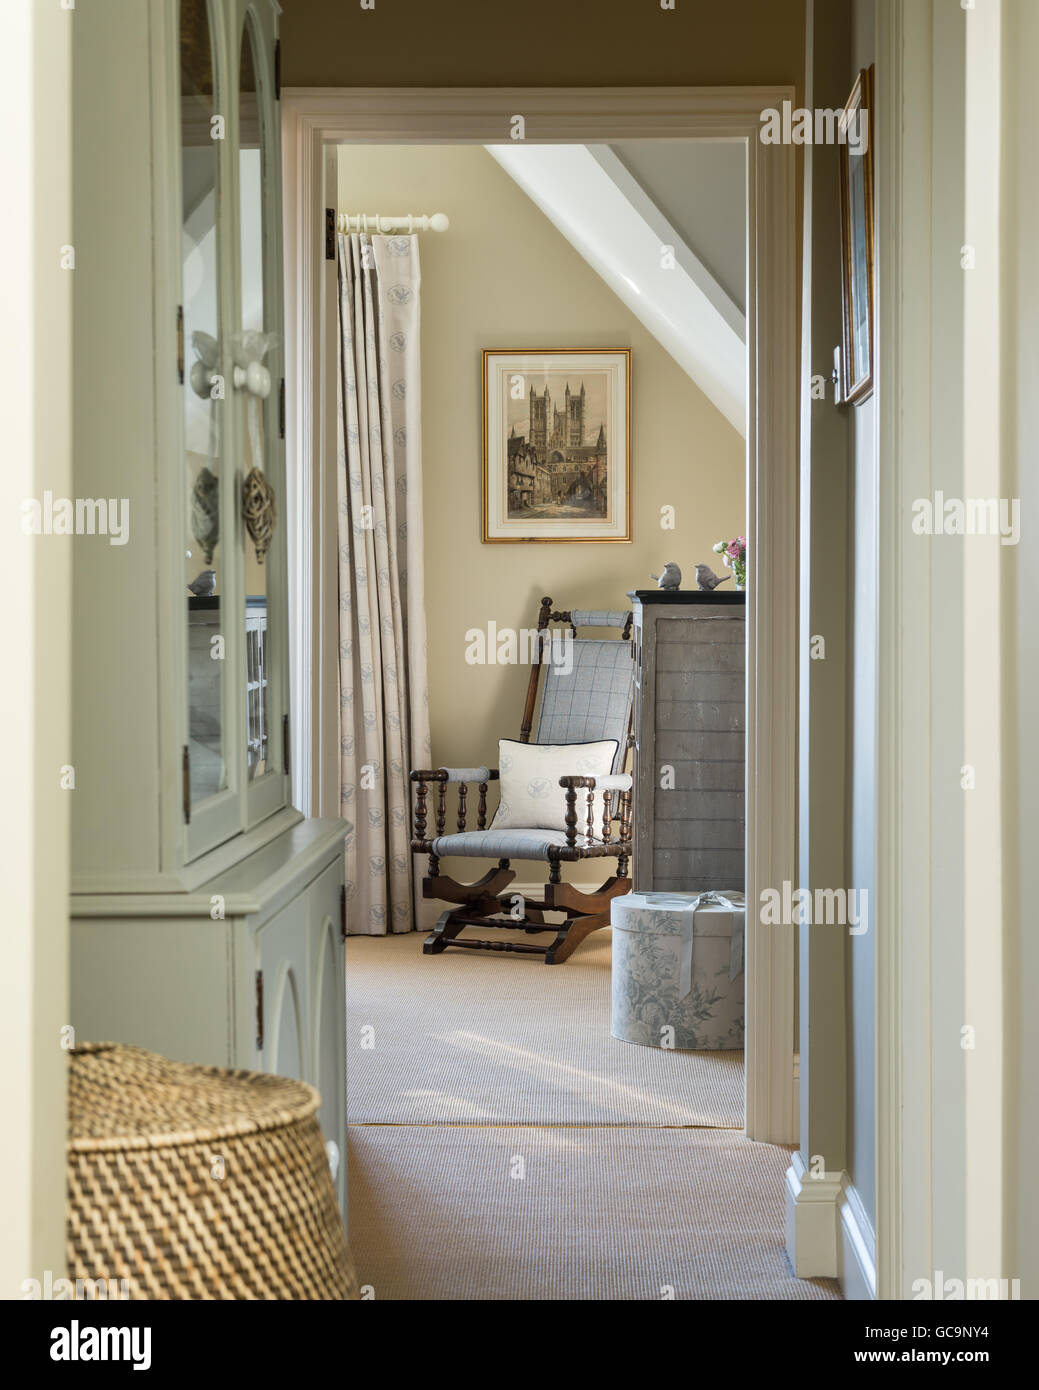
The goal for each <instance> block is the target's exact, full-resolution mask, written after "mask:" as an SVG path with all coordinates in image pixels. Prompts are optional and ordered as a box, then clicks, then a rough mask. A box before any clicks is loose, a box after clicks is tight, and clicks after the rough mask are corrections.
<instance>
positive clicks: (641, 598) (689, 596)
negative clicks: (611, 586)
mask: <svg viewBox="0 0 1039 1390" xmlns="http://www.w3.org/2000/svg"><path fill="white" fill-rule="evenodd" d="M628 598H630V599H631V601H632V603H635V604H648V603H678V604H686V603H691V604H700V603H720V604H724V605H725V606H726V607H733V608H737V607H740V606H742V605H743V604H745V603H746V601H747V595H746V594H745V593H744V592H742V591H740V592H737V591H736V590H735V589H729V590H727V591H726V592H722V591H721V590H716V591H715V592H714V593H708V592H707V590H705V589H630V590H629V591H628Z"/></svg>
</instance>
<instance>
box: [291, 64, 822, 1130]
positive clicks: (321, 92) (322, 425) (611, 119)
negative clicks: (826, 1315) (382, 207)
mask: <svg viewBox="0 0 1039 1390" xmlns="http://www.w3.org/2000/svg"><path fill="white" fill-rule="evenodd" d="M793 99H794V90H793V88H792V87H778V86H777V87H656V88H653V87H644V88H640V87H621V88H585V89H582V90H578V91H575V90H569V89H559V90H557V89H551V88H533V89H519V88H505V89H497V90H494V89H485V88H455V89H448V88H443V89H440V88H436V89H429V88H400V89H392V88H367V89H361V88H296V89H286V90H284V91H283V93H282V130H283V158H282V167H283V170H284V180H285V187H284V207H285V250H286V258H287V260H286V275H285V284H286V295H287V304H286V316H285V321H286V333H287V337H288V341H287V343H286V367H287V373H288V379H287V383H286V395H287V410H288V428H287V439H286V445H287V467H288V478H289V480H290V481H289V488H288V490H289V497H288V503H289V524H290V531H289V535H290V545H292V544H295V545H296V546H297V552H296V556H295V560H294V563H292V564H291V565H290V571H291V573H292V574H293V575H295V576H296V581H295V592H294V595H293V612H294V614H295V618H296V621H295V637H294V644H293V647H294V649H293V671H294V689H293V696H294V701H295V708H297V709H299V710H300V711H301V713H302V716H303V717H302V718H300V719H298V720H296V721H295V722H294V728H295V729H296V730H297V746H298V748H299V754H300V756H299V758H298V760H297V767H298V780H297V783H296V795H297V798H298V803H299V806H300V809H301V810H303V811H304V812H306V813H308V814H329V813H332V814H335V813H336V812H337V810H338V807H337V806H334V805H333V804H331V803H330V800H329V798H330V797H331V796H332V795H333V793H334V792H335V790H336V789H335V777H336V771H335V767H334V766H333V765H330V763H329V762H328V758H329V755H331V756H332V758H334V754H335V741H334V740H333V741H332V743H331V745H329V742H328V740H327V735H326V737H325V738H320V737H319V738H316V739H315V738H313V737H312V733H313V731H314V730H315V729H321V728H322V727H323V725H324V726H328V725H329V723H330V719H331V718H332V717H334V713H335V711H334V699H335V689H336V684H335V682H336V671H335V653H336V650H337V641H336V638H335V636H334V634H335V626H334V624H335V618H336V614H335V607H334V600H333V596H334V594H335V587H334V583H332V584H331V585H330V584H329V583H328V582H327V581H328V576H329V575H330V574H334V557H335V541H334V537H331V536H329V537H323V536H322V535H321V533H320V527H319V526H317V527H315V525H314V522H315V519H316V518H318V517H320V516H321V515H323V514H324V515H329V513H328V512H327V511H326V510H325V509H324V508H323V507H322V505H321V501H322V499H327V498H328V497H329V495H331V496H332V497H334V495H335V494H334V467H333V465H334V458H335V448H334V439H333V440H332V442H331V447H329V440H328V438H327V422H328V420H329V409H330V404H331V405H332V406H334V398H333V400H332V401H331V403H330V400H329V397H330V394H331V391H330V389H329V387H328V386H327V385H326V384H325V382H324V381H323V380H322V373H321V371H320V370H318V367H319V364H320V363H321V362H322V361H323V360H325V357H324V355H323V351H322V344H323V342H324V341H325V340H324V338H323V321H324V319H325V317H326V308H327V305H328V298H329V296H328V272H327V271H326V261H325V258H324V213H323V208H324V188H325V182H324V150H325V147H326V146H327V145H334V144H347V143H379V144H402V145H403V144H447V143H463V144H480V145H484V144H497V143H501V144H504V143H507V142H509V141H510V139H511V135H510V131H511V122H512V118H513V116H514V115H515V114H517V113H519V114H522V115H523V117H524V120H525V128H526V139H527V140H529V141H531V142H552V143H560V144H564V143H574V144H577V143H580V144H584V143H598V144H605V143H610V142H611V141H617V140H633V139H658V140H668V139H671V140H675V139H691V138H708V139H710V138H714V139H735V140H743V141H745V142H746V145H747V150H748V160H747V164H748V214H749V274H748V294H747V348H748V352H747V359H748V390H747V399H748V401H750V402H752V403H753V405H752V409H751V413H750V416H749V419H748V427H747V458H748V469H747V539H748V547H749V554H750V560H751V568H750V581H751V582H750V585H749V588H748V595H747V633H748V639H747V640H748V650H749V657H748V664H747V665H748V669H747V826H748V832H749V833H748V838H747V901H748V904H749V905H753V904H757V903H759V902H760V901H761V899H760V894H761V891H762V889H764V888H779V889H781V888H782V886H783V884H784V883H789V884H791V885H794V884H796V881H797V858H796V770H797V766H796V734H797V669H798V663H797V637H798V602H797V595H798V547H797V515H798V453H797V422H798V402H799V396H798V372H799V360H798V353H797V314H798V294H797V262H796V243H797V221H796V198H795V163H794V150H793V149H792V147H790V146H785V145H765V144H762V143H761V141H760V138H759V137H760V132H761V112H762V110H764V109H766V108H770V109H771V108H775V109H777V110H778V109H782V103H783V101H785V100H789V101H793ZM330 355H331V354H330V353H329V354H328V356H330ZM332 387H333V388H334V383H332ZM331 515H333V516H334V507H333V509H332V512H331ZM323 577H324V580H325V582H322V580H323ZM322 596H324V598H325V599H326V602H324V603H322V602H321V598H322ZM329 610H331V614H330V612H329ZM323 634H324V635H325V640H323ZM328 634H332V640H331V641H329V640H327V636H328ZM330 701H332V702H333V708H332V710H331V714H330V704H329V702H330ZM322 745H323V746H322ZM336 800H338V798H337V797H336ZM795 958H796V940H795V929H794V927H793V926H780V927H776V926H769V927H764V926H762V925H761V922H760V914H759V913H758V912H756V911H754V910H751V911H749V912H748V914H747V972H746V978H747V1039H748V1044H747V1054H746V1086H747V1097H746V1101H747V1104H746V1130H747V1134H748V1136H749V1137H750V1138H752V1139H758V1140H765V1141H771V1142H773V1143H796V1142H797V1134H798V1128H797V1090H796V1086H795V1082H794V1049H795V1039H794V967H795Z"/></svg>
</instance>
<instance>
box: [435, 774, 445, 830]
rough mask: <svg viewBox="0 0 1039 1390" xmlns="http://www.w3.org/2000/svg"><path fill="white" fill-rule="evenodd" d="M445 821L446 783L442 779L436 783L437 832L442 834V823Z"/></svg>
mask: <svg viewBox="0 0 1039 1390" xmlns="http://www.w3.org/2000/svg"><path fill="white" fill-rule="evenodd" d="M446 821H447V783H446V782H445V781H443V780H441V781H440V782H438V783H437V834H438V835H443V833H444V825H445V823H446Z"/></svg>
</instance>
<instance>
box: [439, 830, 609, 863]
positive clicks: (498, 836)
mask: <svg viewBox="0 0 1039 1390" xmlns="http://www.w3.org/2000/svg"><path fill="white" fill-rule="evenodd" d="M583 843H585V841H584V836H582V835H578V837H577V844H578V845H581V844H583ZM565 848H566V836H565V834H564V833H563V832H562V831H561V830H493V829H492V830H466V831H464V832H463V833H462V834H461V835H438V836H437V838H436V839H435V840H434V841H433V853H434V854H436V855H438V856H445V855H448V854H463V855H467V856H469V857H470V858H474V859H544V858H545V857H546V855H547V853H548V851H549V850H550V849H565Z"/></svg>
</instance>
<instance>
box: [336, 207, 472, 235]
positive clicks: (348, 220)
mask: <svg viewBox="0 0 1039 1390" xmlns="http://www.w3.org/2000/svg"><path fill="white" fill-rule="evenodd" d="M450 225H451V223H450V222H449V221H448V219H447V217H446V216H445V214H444V213H442V212H434V213H433V214H432V216H430V217H427V216H426V215H425V214H424V213H423V214H420V213H417V212H406V213H404V214H403V216H401V217H387V216H386V215H385V214H384V213H381V212H358V213H350V212H341V213H340V214H339V217H338V219H337V226H338V229H339V231H341V232H377V233H378V232H446V231H447V229H448V227H450Z"/></svg>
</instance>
